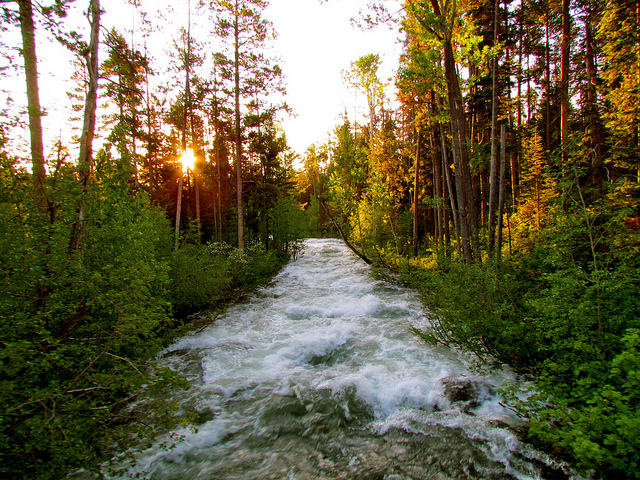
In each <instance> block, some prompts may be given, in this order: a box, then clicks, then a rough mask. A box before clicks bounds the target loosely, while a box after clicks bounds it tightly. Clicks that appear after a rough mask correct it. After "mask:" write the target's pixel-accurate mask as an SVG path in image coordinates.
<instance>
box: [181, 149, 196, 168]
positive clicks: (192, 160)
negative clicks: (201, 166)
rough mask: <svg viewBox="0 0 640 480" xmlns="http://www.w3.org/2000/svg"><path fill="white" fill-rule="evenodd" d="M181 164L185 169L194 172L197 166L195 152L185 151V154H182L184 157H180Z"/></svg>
mask: <svg viewBox="0 0 640 480" xmlns="http://www.w3.org/2000/svg"><path fill="white" fill-rule="evenodd" d="M180 163H182V167H183V168H187V169H189V170H193V168H194V167H195V164H196V157H195V155H194V154H193V150H191V149H187V150H185V152H184V153H183V154H182V157H180Z"/></svg>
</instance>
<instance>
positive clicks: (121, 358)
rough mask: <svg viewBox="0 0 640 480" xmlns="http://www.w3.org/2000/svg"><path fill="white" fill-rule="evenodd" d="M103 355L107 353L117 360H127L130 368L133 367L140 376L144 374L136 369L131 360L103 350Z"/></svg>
mask: <svg viewBox="0 0 640 480" xmlns="http://www.w3.org/2000/svg"><path fill="white" fill-rule="evenodd" d="M105 355H109V356H110V357H113V358H117V359H118V360H122V361H125V362H127V363H128V364H129V365H131V368H133V369H134V370H135V371H136V372H138V374H139V375H140V376H141V377H144V374H143V373H142V372H141V371H140V370H138V368H137V367H136V366H135V365H134V364H133V363H131V360H128V359H126V358H123V357H119V356H118V355H114V354H113V353H109V352H105Z"/></svg>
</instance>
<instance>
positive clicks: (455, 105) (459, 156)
mask: <svg viewBox="0 0 640 480" xmlns="http://www.w3.org/2000/svg"><path fill="white" fill-rule="evenodd" d="M444 51H445V55H444V57H445V62H444V63H445V78H446V81H447V91H448V96H449V113H450V117H451V134H452V140H453V162H454V165H455V167H456V168H455V179H456V193H457V195H458V209H459V212H460V232H461V240H462V251H463V254H464V259H465V262H466V263H472V262H473V253H472V239H471V237H472V235H473V227H474V224H475V207H474V204H473V187H472V185H471V178H470V177H471V174H470V172H469V152H468V150H467V138H466V126H465V116H464V108H463V105H462V94H461V92H460V84H459V83H458V75H457V72H456V69H455V60H454V56H453V46H452V44H451V41H446V42H444Z"/></svg>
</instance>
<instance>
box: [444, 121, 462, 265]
mask: <svg viewBox="0 0 640 480" xmlns="http://www.w3.org/2000/svg"><path fill="white" fill-rule="evenodd" d="M440 143H441V145H442V168H443V169H444V172H445V177H446V179H447V189H448V191H449V201H450V202H451V217H452V218H453V228H454V230H455V235H456V248H457V250H458V255H459V256H462V249H461V248H460V227H459V226H458V224H459V222H460V215H459V212H458V209H457V208H456V201H455V197H454V194H453V186H452V185H451V174H450V173H449V165H448V162H447V142H446V140H445V135H444V126H443V125H442V124H440Z"/></svg>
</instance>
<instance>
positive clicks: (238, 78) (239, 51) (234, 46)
mask: <svg viewBox="0 0 640 480" xmlns="http://www.w3.org/2000/svg"><path fill="white" fill-rule="evenodd" d="M268 3H269V2H268V1H267V0H209V1H208V5H209V6H210V8H211V9H212V10H213V11H214V12H215V15H216V18H215V32H216V34H217V35H218V36H220V37H221V38H223V39H225V40H227V42H228V43H229V42H230V45H228V47H229V50H230V51H229V54H230V57H231V58H232V62H233V85H234V143H235V172H236V199H237V209H238V210H237V212H238V248H244V244H245V239H244V237H245V226H244V205H243V176H242V171H243V165H242V163H243V148H242V143H243V135H242V122H241V120H242V117H243V104H242V100H244V99H245V98H246V96H247V95H256V94H257V93H258V92H260V93H266V92H269V91H270V90H271V89H272V88H273V84H272V81H273V80H274V79H275V78H277V77H279V76H280V75H281V71H280V69H279V68H278V67H277V66H274V65H272V62H271V61H270V60H269V59H268V58H267V57H266V56H265V55H264V46H265V45H266V42H267V41H268V40H269V39H270V38H273V36H274V33H273V26H272V24H271V23H270V22H268V21H267V20H265V19H264V18H263V17H262V13H263V11H264V9H265V8H266V7H267V6H268Z"/></svg>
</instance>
